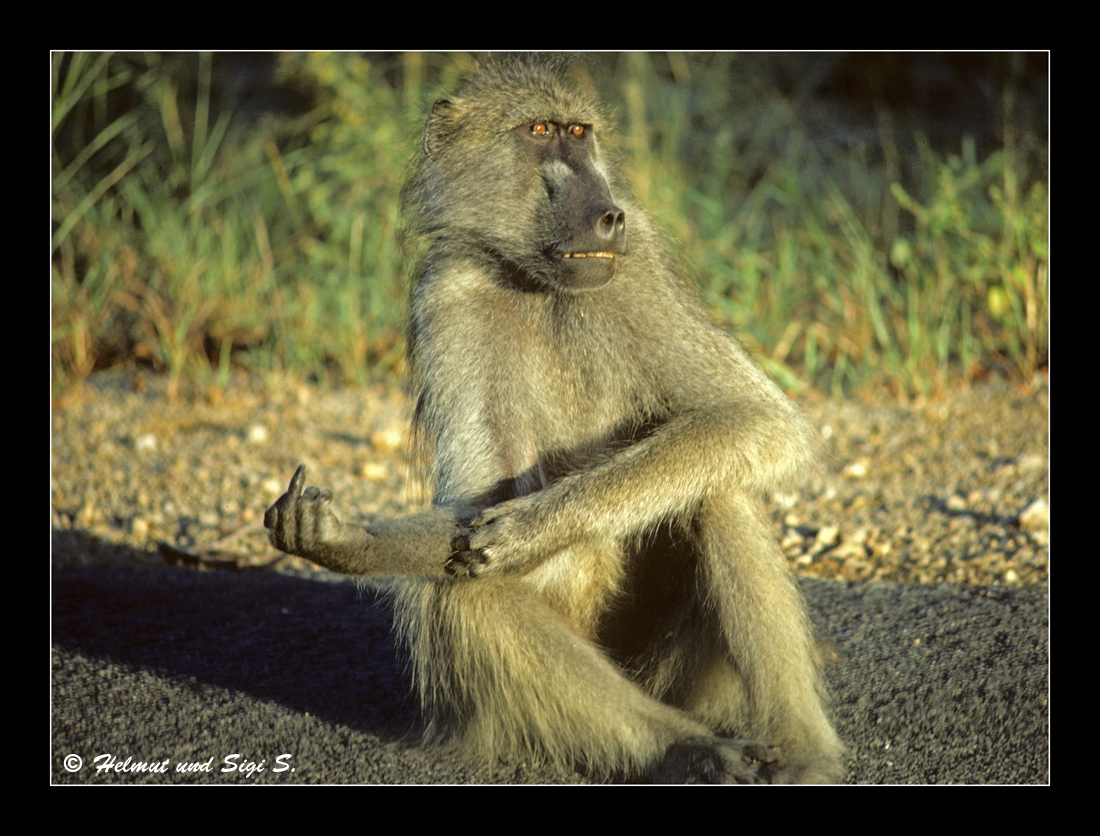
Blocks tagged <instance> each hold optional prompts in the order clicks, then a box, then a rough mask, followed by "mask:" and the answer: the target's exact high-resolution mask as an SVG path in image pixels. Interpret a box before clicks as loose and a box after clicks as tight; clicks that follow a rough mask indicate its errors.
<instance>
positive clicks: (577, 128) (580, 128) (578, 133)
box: [569, 125, 586, 138]
mask: <svg viewBox="0 0 1100 836" xmlns="http://www.w3.org/2000/svg"><path fill="white" fill-rule="evenodd" d="M585 130H586V129H585V127H584V125H570V126H569V133H571V134H573V136H575V137H578V138H579V137H582V136H584V132H585Z"/></svg>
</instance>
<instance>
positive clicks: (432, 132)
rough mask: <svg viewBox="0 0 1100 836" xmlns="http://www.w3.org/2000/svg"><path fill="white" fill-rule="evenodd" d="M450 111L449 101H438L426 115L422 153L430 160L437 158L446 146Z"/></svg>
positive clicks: (450, 104)
mask: <svg viewBox="0 0 1100 836" xmlns="http://www.w3.org/2000/svg"><path fill="white" fill-rule="evenodd" d="M452 109H453V104H452V102H451V100H450V99H439V100H438V101H437V102H436V103H435V104H434V105H432V112H431V113H429V114H428V124H427V125H425V126H424V153H425V154H427V155H428V156H429V157H431V158H432V159H437V158H438V156H439V152H440V151H441V150H442V149H443V146H444V145H445V144H446V141H447V133H448V124H449V123H450V121H451V114H452Z"/></svg>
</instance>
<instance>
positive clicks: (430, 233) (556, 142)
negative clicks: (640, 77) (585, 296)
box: [404, 55, 627, 291]
mask: <svg viewBox="0 0 1100 836" xmlns="http://www.w3.org/2000/svg"><path fill="white" fill-rule="evenodd" d="M568 69H569V62H568V61H566V60H564V59H561V58H559V57H555V56H545V55H538V56H511V55H504V56H497V57H494V58H493V59H492V60H490V61H489V62H487V63H486V64H485V65H484V66H482V67H481V68H480V69H479V70H478V71H477V72H476V73H475V74H474V75H472V76H471V77H470V78H468V79H467V80H466V81H465V83H464V84H463V85H462V87H461V88H460V89H459V90H458V92H457V93H456V94H455V95H454V96H452V97H450V98H446V99H440V100H439V101H437V102H436V103H435V105H434V106H433V107H432V110H431V113H430V114H429V116H428V121H427V125H426V126H425V130H424V143H423V153H422V154H421V155H420V156H419V157H418V159H417V161H416V162H415V163H414V166H413V173H412V176H411V178H410V181H409V183H408V185H407V186H406V188H405V192H404V206H405V211H406V214H407V217H408V230H407V231H408V232H410V233H412V234H413V235H418V236H420V235H422V236H427V237H429V238H432V239H434V240H436V241H438V242H441V243H444V244H445V245H447V246H448V247H451V248H463V249H466V250H467V251H468V252H469V253H470V254H471V255H475V254H476V256H477V257H479V258H485V259H490V260H493V261H495V262H496V263H497V265H498V266H499V270H498V272H497V275H499V276H500V277H501V279H502V280H504V281H509V282H514V283H517V284H519V285H521V286H524V287H528V288H532V289H541V290H566V291H575V290H583V289H588V288H595V287H600V286H602V285H604V284H606V283H607V282H609V281H610V280H611V278H612V277H613V276H614V274H615V268H616V264H617V262H618V260H619V259H620V258H621V257H622V256H624V255H625V253H626V251H627V250H626V242H627V237H626V213H625V212H624V211H623V209H621V208H620V207H619V206H618V205H617V204H616V201H615V198H614V196H613V192H612V189H613V184H614V183H615V180H614V173H613V167H612V166H610V165H609V162H608V160H607V157H606V155H605V153H604V152H603V150H602V149H601V147H600V139H601V137H603V136H605V135H606V134H607V132H608V128H607V125H608V121H607V119H606V116H605V114H604V112H603V110H602V108H601V107H600V106H599V105H598V104H596V103H595V102H593V101H592V100H591V99H589V98H588V97H587V96H585V95H583V94H582V93H580V92H579V91H578V90H575V89H573V88H571V87H570V86H568V85H567V82H566V74H567V72H568Z"/></svg>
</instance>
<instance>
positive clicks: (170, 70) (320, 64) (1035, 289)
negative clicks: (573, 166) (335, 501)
mask: <svg viewBox="0 0 1100 836" xmlns="http://www.w3.org/2000/svg"><path fill="white" fill-rule="evenodd" d="M183 60H189V61H191V62H194V63H196V64H197V67H198V71H197V74H195V73H193V72H192V73H181V72H180V71H179V70H180V68H179V63H178V62H180V61H183ZM402 61H403V64H402V66H401V70H402V73H401V75H400V77H401V79H402V83H401V86H400V87H398V88H397V89H395V88H394V87H393V86H391V85H390V84H389V83H387V81H386V79H385V78H384V77H383V73H382V71H381V69H380V68H378V67H375V66H372V65H370V64H369V63H368V62H367V61H366V60H365V59H364V58H362V57H360V56H357V55H353V54H308V55H293V56H284V57H283V59H282V60H281V63H280V73H281V74H282V76H283V78H284V79H285V80H286V81H288V82H293V83H294V84H296V85H298V86H299V88H301V89H306V90H309V91H311V93H312V95H313V101H314V106H313V108H312V110H310V112H309V113H307V114H306V115H305V116H303V117H301V118H298V119H296V120H294V121H289V120H284V121H281V122H276V121H274V120H268V121H261V122H260V123H259V124H255V123H253V124H250V125H248V126H247V127H245V126H243V124H242V123H241V121H240V119H239V117H237V116H236V115H235V113H234V111H233V109H232V107H231V106H227V105H226V104H225V103H223V102H221V101H220V100H219V99H217V97H216V96H215V95H214V92H213V87H214V85H213V80H212V79H213V69H212V63H211V59H210V58H209V56H185V57H183V58H179V57H177V58H166V57H163V56H159V55H155V54H145V55H106V54H102V55H101V54H75V55H71V56H63V55H61V54H56V55H54V57H53V67H54V101H53V128H54V158H53V159H54V170H53V180H54V188H53V224H54V233H53V273H52V302H53V346H52V361H53V381H54V391H55V393H61V392H63V391H65V390H66V389H67V388H69V387H71V386H72V385H73V384H74V383H75V382H77V381H79V380H80V379H82V378H83V377H85V376H86V375H88V374H89V373H91V372H92V371H94V370H97V369H102V368H107V367H111V366H114V365H119V364H128V363H134V362H140V363H144V364H148V365H151V366H153V367H154V368H156V369H159V370H162V371H163V372H164V373H166V374H167V375H169V379H170V391H171V392H173V393H174V392H175V391H176V389H177V388H178V386H179V385H180V384H181V383H182V382H183V381H189V382H191V383H193V384H194V385H196V386H198V387H199V388H220V389H224V388H226V387H228V386H230V385H231V379H232V372H233V370H234V369H245V370H247V371H248V372H249V373H252V374H260V375H264V374H267V373H269V372H278V373H280V374H286V373H289V374H290V375H293V376H307V375H308V376H312V377H314V378H316V379H317V380H319V381H321V382H325V383H332V382H354V383H362V382H364V381H367V380H371V379H375V378H379V377H386V376H391V375H394V374H395V373H397V372H400V371H401V368H402V362H403V361H402V355H403V328H404V316H405V294H406V290H405V281H406V276H407V264H406V263H405V258H404V256H403V255H402V253H401V251H400V249H399V247H398V245H397V230H398V229H399V225H400V220H399V218H398V216H397V199H398V192H399V189H400V186H401V182H402V179H403V175H404V170H405V165H406V163H407V160H408V155H409V154H410V153H411V152H412V150H413V148H414V147H415V143H416V141H417V138H418V132H419V128H420V125H421V118H422V114H423V112H424V107H425V103H426V102H429V101H431V97H432V95H433V93H435V92H437V90H438V89H439V88H443V89H446V88H447V87H449V86H450V85H451V84H452V83H453V80H454V78H455V77H457V74H458V73H459V72H460V70H461V67H462V65H463V64H466V65H468V64H469V62H470V59H469V58H468V57H467V56H458V57H457V58H440V57H438V56H420V55H415V54H407V55H405V56H404V57H403V59H402ZM731 61H733V59H727V58H724V57H714V58H701V57H694V58H692V59H691V60H688V59H687V58H685V57H683V56H676V55H672V56H665V57H660V58H657V57H651V56H647V55H642V54H639V55H629V56H623V57H622V59H621V60H620V61H618V62H617V64H616V65H615V69H614V71H615V73H617V76H616V77H615V78H614V79H613V81H614V84H611V85H607V90H606V91H605V92H607V93H608V94H613V93H615V92H619V93H620V94H621V99H620V101H618V102H616V103H615V104H616V106H617V107H618V112H619V119H620V127H621V134H622V136H621V140H622V145H623V147H624V149H625V150H626V152H627V157H628V160H629V163H630V168H631V171H632V173H633V175H634V176H633V180H634V183H635V190H636V192H637V195H638V197H639V199H640V200H641V202H642V203H643V204H644V205H646V206H647V207H649V208H650V209H651V210H652V211H653V213H654V215H655V216H656V217H657V218H658V219H659V221H660V222H661V223H662V224H663V225H664V226H665V227H666V228H667V229H668V230H669V232H670V233H671V235H672V236H673V238H674V240H675V241H676V242H677V246H678V247H679V248H680V249H681V250H682V252H683V253H684V256H685V261H686V262H687V263H689V264H690V266H691V267H692V269H693V270H694V272H695V274H696V277H697V279H698V281H699V285H700V288H701V290H702V292H703V294H704V296H705V298H706V300H707V301H708V303H709V304H710V305H711V307H712V309H713V311H714V313H715V315H716V316H717V317H718V318H719V319H720V320H722V321H723V322H725V323H726V324H728V325H729V326H730V328H731V329H732V330H734V331H735V332H736V333H737V334H738V336H739V337H740V338H741V339H742V340H743V341H744V342H745V343H747V344H748V345H749V346H750V348H752V349H753V351H754V352H756V353H757V355H758V356H759V357H760V358H761V360H762V362H763V363H764V364H765V365H766V366H767V367H768V368H769V370H770V371H772V372H773V373H774V374H776V375H778V376H779V377H780V378H781V380H782V381H783V382H784V384H785V385H788V386H792V387H796V386H799V385H803V384H805V383H810V384H813V385H816V386H818V387H820V388H823V389H827V390H831V391H835V392H844V393H851V392H859V391H875V392H881V391H883V390H886V391H891V392H895V393H897V394H900V395H903V396H911V395H914V394H929V393H934V392H936V391H938V390H940V389H942V388H944V387H947V386H950V385H952V384H953V383H954V382H956V381H957V380H960V379H965V378H967V377H971V376H973V375H976V374H980V373H984V372H985V371H986V370H988V369H990V368H995V369H998V370H1001V371H1006V372H1008V373H1009V374H1012V375H1016V376H1020V377H1027V376H1029V375H1030V374H1031V373H1032V372H1033V371H1034V370H1035V369H1036V368H1039V367H1041V366H1042V365H1043V364H1045V362H1046V354H1047V293H1048V284H1049V283H1048V278H1047V252H1046V242H1047V217H1048V211H1047V209H1048V201H1047V195H1046V180H1045V170H1042V171H1040V172H1039V175H1038V176H1035V175H1034V174H1031V175H1030V176H1029V175H1028V174H1027V173H1026V172H1025V166H1024V164H1023V163H1022V162H1021V159H1020V158H1021V157H1023V156H1024V154H1023V152H1022V150H1021V149H1022V148H1023V145H1024V143H1023V141H1019V140H1018V138H1016V137H1012V138H1006V140H1008V141H1006V142H1005V145H1004V150H1001V151H997V152H996V153H992V154H988V155H986V156H984V157H981V158H979V155H978V153H977V152H976V150H975V145H974V143H973V142H971V141H969V140H967V139H965V138H963V139H962V140H961V141H960V146H959V148H958V149H957V151H956V152H953V153H952V154H950V155H949V156H943V155H937V154H936V153H935V152H933V151H932V150H931V147H930V145H929V143H928V142H926V141H924V140H923V138H922V137H920V136H913V137H912V138H911V139H912V148H913V149H915V150H913V151H910V152H902V151H899V150H898V148H897V147H894V141H893V139H892V138H891V135H889V134H888V133H885V132H884V133H883V134H882V137H881V148H874V149H861V148H855V149H853V148H850V147H849V148H845V149H840V150H828V149H826V151H825V152H823V151H822V150H821V148H820V143H817V142H815V141H814V139H815V138H814V137H812V136H810V135H809V134H808V133H807V131H806V130H805V129H804V128H803V126H802V115H801V114H802V113H803V112H804V110H803V106H804V105H805V104H806V102H805V100H800V99H799V98H798V97H799V95H800V94H799V92H798V91H797V90H796V91H794V92H793V93H791V94H790V95H788V96H786V97H778V96H775V95H772V94H771V93H770V91H768V90H763V91H762V90H760V89H758V87H759V85H760V84H761V83H762V82H760V81H759V80H754V79H753V78H747V79H746V80H745V83H744V84H740V85H731V84H730V83H729V81H728V80H729V78H730V75H731V73H736V71H737V66H736V65H734V64H732V63H731ZM662 62H667V66H668V67H669V72H667V73H660V72H658V66H666V65H665V64H662ZM183 78H197V82H193V84H192V86H188V87H187V89H186V90H184V89H181V85H182V84H183V82H182V81H181V80H180V79H183ZM754 84H756V85H757V87H754V86H753V85H754ZM1024 139H1025V140H1026V139H1027V138H1024ZM872 152H873V153H872ZM906 154H908V156H907V158H906V159H907V162H908V164H909V165H908V168H909V169H910V171H911V172H915V173H910V174H909V176H907V177H906V178H905V185H904V186H903V185H902V184H901V183H900V181H901V179H902V178H901V177H900V175H899V174H898V169H899V166H898V164H897V162H896V161H897V160H898V159H899V158H901V157H902V156H904V155H906ZM1039 158H1040V159H1041V160H1043V161H1045V151H1041V153H1040V154H1039ZM1043 165H1045V162H1044V163H1043Z"/></svg>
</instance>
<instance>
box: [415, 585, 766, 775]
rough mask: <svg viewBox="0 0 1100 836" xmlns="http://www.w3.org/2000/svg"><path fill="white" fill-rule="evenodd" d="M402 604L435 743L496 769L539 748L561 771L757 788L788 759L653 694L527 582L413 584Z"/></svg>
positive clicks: (430, 738)
mask: <svg viewBox="0 0 1100 836" xmlns="http://www.w3.org/2000/svg"><path fill="white" fill-rule="evenodd" d="M396 604H397V607H396V613H397V625H398V631H399V633H400V634H401V635H402V636H403V637H404V639H405V640H406V642H407V643H408V645H409V650H410V653H411V656H412V661H413V672H414V676H415V678H416V679H417V681H418V685H419V690H420V693H421V697H422V700H423V702H424V709H425V714H426V715H427V717H428V718H429V724H428V728H427V737H428V739H429V740H433V739H445V740H447V739H450V740H454V739H456V738H457V742H458V743H459V745H460V746H461V747H462V748H463V749H464V750H465V751H467V752H468V753H470V754H473V755H475V756H480V757H483V758H485V759H486V760H495V758H496V757H498V756H502V757H504V758H524V757H527V756H528V755H529V753H530V751H531V745H532V743H533V742H534V743H536V744H537V746H538V747H539V748H540V749H541V751H542V753H543V754H544V755H546V756H547V757H548V758H549V759H550V760H552V761H553V762H555V763H558V764H563V765H575V764H581V765H587V767H588V769H589V770H591V771H592V772H593V773H594V774H596V775H601V776H607V775H609V774H610V775H614V774H616V773H620V774H623V775H631V774H632V775H648V776H649V777H651V778H652V779H654V780H659V781H668V782H685V781H686V782H707V783H712V782H738V783H751V782H756V781H759V780H762V779H763V778H764V777H765V774H766V773H767V772H768V770H769V769H770V764H771V762H772V761H774V760H775V758H776V757H777V755H778V752H776V750H774V749H773V748H771V747H768V746H762V745H759V744H756V743H754V742H752V741H746V740H733V739H724V738H718V737H715V736H714V735H713V734H712V732H711V730H710V729H709V728H707V727H706V726H705V725H703V724H702V723H699V722H697V721H695V720H693V719H691V718H690V717H688V716H687V715H686V714H684V713H683V712H681V711H679V710H677V709H675V708H672V707H671V706H668V705H665V704H664V703H662V702H660V701H658V700H656V699H654V698H652V697H650V696H649V695H647V694H645V693H644V692H643V691H642V690H641V689H639V688H638V687H637V686H636V685H634V683H632V682H630V681H629V680H628V679H626V677H625V676H623V674H622V672H621V671H620V670H619V668H618V667H617V666H616V665H614V664H613V663H612V662H611V661H610V660H609V659H607V657H605V656H604V655H603V653H602V652H600V651H599V650H598V649H597V648H596V647H595V645H593V644H592V643H591V642H590V641H588V640H587V639H585V638H584V637H582V636H581V635H580V634H579V633H578V632H577V631H576V630H575V629H574V628H573V626H572V625H571V624H570V623H569V622H568V621H567V620H566V619H565V618H563V617H562V616H561V615H560V614H559V613H558V612H556V611H555V610H554V609H552V608H551V607H549V606H548V605H547V604H546V602H545V601H544V600H543V598H542V597H541V596H540V595H538V594H536V593H534V592H533V591H532V590H531V589H530V588H529V586H528V583H527V582H526V581H525V580H524V579H519V578H503V577H496V578H487V579H482V580H460V581H457V582H453V583H445V582H444V583H440V582H435V581H425V582H423V583H415V584H409V585H407V586H406V587H404V588H403V589H401V590H400V591H399V592H398V594H397V598H396Z"/></svg>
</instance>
